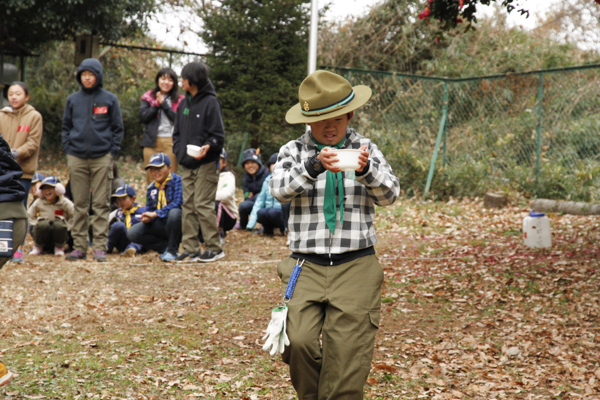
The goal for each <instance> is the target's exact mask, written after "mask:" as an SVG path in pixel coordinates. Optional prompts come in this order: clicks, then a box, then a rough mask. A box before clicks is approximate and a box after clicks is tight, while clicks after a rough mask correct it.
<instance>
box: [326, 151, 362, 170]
mask: <svg viewBox="0 0 600 400" xmlns="http://www.w3.org/2000/svg"><path fill="white" fill-rule="evenodd" d="M336 152H337V158H339V159H340V161H338V162H336V163H333V165H336V166H338V167H339V168H340V169H341V170H342V171H355V170H357V169H358V168H360V165H359V164H358V156H359V155H360V153H361V152H360V150H355V149H341V150H336Z"/></svg>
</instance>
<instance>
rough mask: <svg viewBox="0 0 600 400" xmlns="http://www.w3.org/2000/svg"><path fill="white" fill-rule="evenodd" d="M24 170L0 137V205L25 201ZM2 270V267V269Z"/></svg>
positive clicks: (0, 136)
mask: <svg viewBox="0 0 600 400" xmlns="http://www.w3.org/2000/svg"><path fill="white" fill-rule="evenodd" d="M22 175H23V170H22V169H21V166H20V165H19V163H17V162H16V161H15V159H14V158H13V157H12V155H11V154H10V146H9V145H8V143H7V142H6V140H4V138H3V137H2V135H0V203H8V202H13V201H23V200H24V199H25V196H26V195H27V193H26V192H25V188H23V185H21V183H19V178H20V177H21V176H22ZM0 268H1V267H0Z"/></svg>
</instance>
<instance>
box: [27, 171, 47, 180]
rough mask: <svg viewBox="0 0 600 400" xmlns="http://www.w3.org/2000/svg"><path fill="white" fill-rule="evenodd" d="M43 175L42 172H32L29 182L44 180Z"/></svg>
mask: <svg viewBox="0 0 600 400" xmlns="http://www.w3.org/2000/svg"><path fill="white" fill-rule="evenodd" d="M45 177H46V175H44V174H42V173H41V172H36V173H35V174H33V179H32V180H31V183H37V182H41V181H43V180H44V178H45Z"/></svg>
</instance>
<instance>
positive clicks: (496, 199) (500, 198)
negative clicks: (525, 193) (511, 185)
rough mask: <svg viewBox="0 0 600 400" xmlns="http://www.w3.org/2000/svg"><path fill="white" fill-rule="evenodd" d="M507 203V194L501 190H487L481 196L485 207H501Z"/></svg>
mask: <svg viewBox="0 0 600 400" xmlns="http://www.w3.org/2000/svg"><path fill="white" fill-rule="evenodd" d="M507 203H508V195H507V194H506V193H502V192H488V193H486V194H485V197H484V198H483V206H484V207H485V208H502V207H504V206H505V205H506V204H507Z"/></svg>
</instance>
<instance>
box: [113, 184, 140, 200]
mask: <svg viewBox="0 0 600 400" xmlns="http://www.w3.org/2000/svg"><path fill="white" fill-rule="evenodd" d="M125 196H130V197H135V189H134V188H133V186H131V185H128V184H124V185H121V186H119V187H118V188H117V190H116V191H115V194H113V195H112V197H125Z"/></svg>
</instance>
